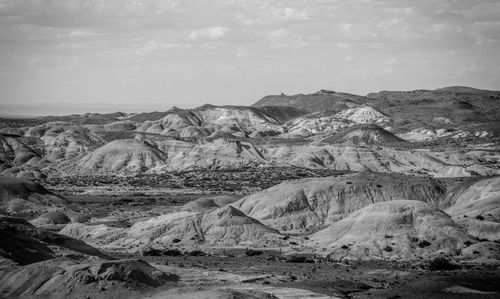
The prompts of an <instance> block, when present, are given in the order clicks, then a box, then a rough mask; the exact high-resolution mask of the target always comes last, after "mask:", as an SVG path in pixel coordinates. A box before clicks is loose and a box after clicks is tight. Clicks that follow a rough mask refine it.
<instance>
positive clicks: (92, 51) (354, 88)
mask: <svg viewBox="0 0 500 299" xmlns="http://www.w3.org/2000/svg"><path fill="white" fill-rule="evenodd" d="M450 85H466V86H471V87H476V88H481V89H490V90H499V89H500V1H499V0H439V1H429V0H427V1H426V0H422V1H408V0H394V1H391V0H345V1H342V0H274V1H273V0H241V1H238V0H199V1H195V0H129V1H126V0H0V114H2V115H5V114H16V115H61V114H68V113H85V112H112V111H123V112H133V111H135V112H142V111H166V110H168V109H170V108H171V107H172V106H177V107H181V108H192V107H196V106H201V105H203V104H206V103H211V104H214V105H251V104H252V103H254V102H256V101H257V100H258V99H260V98H262V97H263V96H265V95H268V94H280V93H285V94H298V93H313V92H315V91H317V90H320V89H330V90H336V91H343V92H349V93H355V94H361V95H366V94H367V93H369V92H376V91H380V90H414V89H435V88H440V87H445V86H450Z"/></svg>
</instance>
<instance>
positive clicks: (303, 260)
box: [285, 255, 314, 264]
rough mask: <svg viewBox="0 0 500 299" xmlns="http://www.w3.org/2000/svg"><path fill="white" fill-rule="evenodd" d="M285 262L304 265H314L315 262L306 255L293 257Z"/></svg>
mask: <svg viewBox="0 0 500 299" xmlns="http://www.w3.org/2000/svg"><path fill="white" fill-rule="evenodd" d="M285 262H287V263H298V264H302V263H314V260H313V259H312V258H310V257H308V256H305V255H291V256H289V257H288V258H287V259H286V260H285Z"/></svg>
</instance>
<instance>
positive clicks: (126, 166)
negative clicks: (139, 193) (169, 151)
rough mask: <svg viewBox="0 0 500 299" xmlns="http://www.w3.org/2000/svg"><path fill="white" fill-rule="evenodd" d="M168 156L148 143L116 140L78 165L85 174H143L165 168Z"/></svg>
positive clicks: (90, 154) (97, 150) (88, 155)
mask: <svg viewBox="0 0 500 299" xmlns="http://www.w3.org/2000/svg"><path fill="white" fill-rule="evenodd" d="M166 159H167V155H166V154H165V153H164V152H162V151H160V150H159V149H157V148H156V147H154V146H152V145H151V144H149V143H148V142H144V141H139V140H136V139H123V140H114V141H111V142H109V143H107V144H106V145H104V146H102V147H100V148H98V149H96V150H95V151H93V152H91V153H89V154H87V155H86V156H85V157H83V158H82V159H81V160H80V162H79V163H78V165H77V166H78V168H79V169H78V171H85V172H143V171H146V170H151V169H155V168H159V167H162V166H165V163H164V161H165V160H166Z"/></svg>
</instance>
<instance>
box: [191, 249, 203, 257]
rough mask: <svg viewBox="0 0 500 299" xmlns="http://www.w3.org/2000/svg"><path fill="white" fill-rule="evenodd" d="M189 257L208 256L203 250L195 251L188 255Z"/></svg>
mask: <svg viewBox="0 0 500 299" xmlns="http://www.w3.org/2000/svg"><path fill="white" fill-rule="evenodd" d="M188 255H189V256H206V255H207V254H206V253H205V252H203V251H201V250H193V251H190V252H189V253H188Z"/></svg>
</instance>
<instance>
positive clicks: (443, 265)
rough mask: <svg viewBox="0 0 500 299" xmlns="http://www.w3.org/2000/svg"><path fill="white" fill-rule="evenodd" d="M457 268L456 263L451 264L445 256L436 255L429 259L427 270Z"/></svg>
mask: <svg viewBox="0 0 500 299" xmlns="http://www.w3.org/2000/svg"><path fill="white" fill-rule="evenodd" d="M457 268H459V266H458V265H456V264H453V263H452V262H450V261H449V260H448V259H447V258H445V257H441V256H440V257H437V258H435V259H433V260H431V261H430V263H429V270H431V271H439V270H455V269H457Z"/></svg>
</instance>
